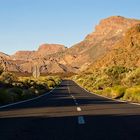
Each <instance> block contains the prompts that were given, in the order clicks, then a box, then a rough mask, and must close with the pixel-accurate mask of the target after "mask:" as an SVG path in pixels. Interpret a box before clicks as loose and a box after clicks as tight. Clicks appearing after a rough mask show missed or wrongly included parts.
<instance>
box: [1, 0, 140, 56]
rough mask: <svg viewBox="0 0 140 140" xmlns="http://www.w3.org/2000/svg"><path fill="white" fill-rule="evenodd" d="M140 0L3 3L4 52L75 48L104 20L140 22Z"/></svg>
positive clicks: (12, 0)
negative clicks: (61, 46)
mask: <svg viewBox="0 0 140 140" xmlns="http://www.w3.org/2000/svg"><path fill="white" fill-rule="evenodd" d="M139 6H140V0H0V51H3V52H5V53H8V54H13V53H14V52H15V51H16V50H35V49H37V48H38V46H39V45H40V44H42V43H60V44H64V45H65V46H68V47H70V46H72V45H73V44H75V43H78V42H79V41H81V40H83V39H84V37H85V36H86V35H87V34H88V33H90V32H92V31H93V29H94V27H95V25H96V24H98V23H99V21H100V20H101V19H102V18H106V17H109V16H113V15H120V16H125V17H129V18H137V19H140V12H139V10H140V8H139Z"/></svg>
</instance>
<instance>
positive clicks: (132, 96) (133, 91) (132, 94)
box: [123, 86, 140, 102]
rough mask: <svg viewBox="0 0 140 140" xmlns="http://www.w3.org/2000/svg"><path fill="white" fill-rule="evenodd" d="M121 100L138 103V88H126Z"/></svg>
mask: <svg viewBox="0 0 140 140" xmlns="http://www.w3.org/2000/svg"><path fill="white" fill-rule="evenodd" d="M123 100H127V101H132V102H140V86H137V87H131V88H128V89H127V90H126V92H125V94H124V96H123Z"/></svg>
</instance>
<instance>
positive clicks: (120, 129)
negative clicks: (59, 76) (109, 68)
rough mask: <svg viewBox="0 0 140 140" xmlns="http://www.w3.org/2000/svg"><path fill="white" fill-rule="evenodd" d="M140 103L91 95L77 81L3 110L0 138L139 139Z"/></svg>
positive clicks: (32, 139)
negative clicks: (129, 102) (133, 103)
mask: <svg viewBox="0 0 140 140" xmlns="http://www.w3.org/2000/svg"><path fill="white" fill-rule="evenodd" d="M139 132H140V106H138V105H131V104H127V103H121V102H117V101H112V100H109V99H106V98H103V97H99V96H96V95H94V94H90V93H88V92H87V91H85V90H84V89H82V88H81V87H79V86H78V85H77V84H75V83H74V82H73V81H70V80H64V81H62V83H61V85H60V86H59V87H57V88H56V89H55V90H53V91H52V92H51V93H50V94H46V95H45V96H42V97H40V98H37V99H35V100H30V101H27V102H23V103H20V104H16V105H12V106H9V107H5V108H1V109H0V140H18V139H19V140H28V139H29V140H102V139H103V140H139V139H140V133H139Z"/></svg>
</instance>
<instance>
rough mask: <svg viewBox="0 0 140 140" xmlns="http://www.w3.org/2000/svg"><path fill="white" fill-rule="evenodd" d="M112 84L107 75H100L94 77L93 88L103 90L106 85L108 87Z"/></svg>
mask: <svg viewBox="0 0 140 140" xmlns="http://www.w3.org/2000/svg"><path fill="white" fill-rule="evenodd" d="M111 85H112V81H111V80H110V78H108V76H102V77H99V78H97V79H96V81H95V83H94V84H93V87H94V89H96V90H103V89H105V88H106V87H110V86H111Z"/></svg>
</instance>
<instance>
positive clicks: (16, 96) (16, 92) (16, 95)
mask: <svg viewBox="0 0 140 140" xmlns="http://www.w3.org/2000/svg"><path fill="white" fill-rule="evenodd" d="M22 92H23V89H21V88H18V87H13V88H10V89H9V90H8V93H9V94H12V95H13V96H14V99H13V100H14V101H16V100H20V99H22Z"/></svg>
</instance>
